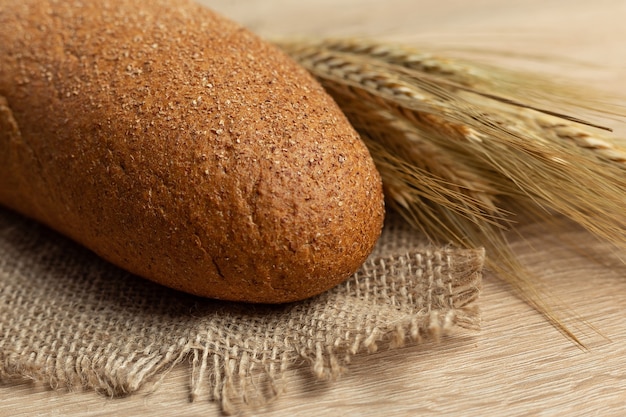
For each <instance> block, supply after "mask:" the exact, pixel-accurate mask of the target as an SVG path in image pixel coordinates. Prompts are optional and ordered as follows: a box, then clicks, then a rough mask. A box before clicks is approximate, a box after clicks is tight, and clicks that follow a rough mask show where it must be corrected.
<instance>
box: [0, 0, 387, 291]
mask: <svg viewBox="0 0 626 417" xmlns="http://www.w3.org/2000/svg"><path fill="white" fill-rule="evenodd" d="M0 57H2V58H1V59H2V63H1V65H0V96H2V99H0V204H3V205H5V206H8V207H10V208H12V209H14V210H16V211H19V212H21V213H23V214H24V215H26V216H29V217H32V218H34V219H36V220H38V221H40V222H42V223H45V224H46V225H48V226H50V227H52V228H54V229H56V230H58V231H59V232H61V233H63V234H65V235H67V236H69V237H71V238H72V239H74V240H76V241H78V242H80V243H81V244H83V245H85V246H86V247H88V248H90V249H91V250H93V251H94V252H96V253H97V254H99V255H100V256H101V257H103V258H105V259H107V260H109V261H110V262H112V263H114V264H116V265H118V266H120V267H122V268H124V269H126V270H128V271H130V272H132V273H134V274H137V275H140V276H142V277H145V278H148V279H150V280H153V281H155V282H158V283H160V284H163V285H166V286H169V287H171V288H175V289H178V290H182V291H186V292H189V293H192V294H197V295H201V296H206V297H212V298H219V299H227V300H237V301H249V302H266V303H279V302H287V301H294V300H299V299H303V298H306V297H310V296H312V295H315V294H318V293H320V292H323V291H325V290H327V289H328V288H331V287H333V286H335V285H336V284H338V283H340V282H341V281H343V280H344V279H346V278H347V277H348V276H349V275H350V274H352V273H353V272H354V271H355V270H356V269H357V268H358V267H359V266H360V264H361V263H362V262H363V261H364V260H365V258H366V257H367V256H368V254H369V253H370V251H371V249H372V247H373V245H374V243H375V241H376V239H377V238H378V236H379V233H380V231H381V227H382V221H383V213H384V208H383V196H382V187H381V180H380V177H379V175H378V173H377V171H376V169H375V166H374V164H373V162H372V159H371V157H370V155H369V153H368V151H367V149H366V147H365V146H364V144H363V143H362V142H361V140H360V139H359V137H358V135H357V134H356V133H355V131H354V130H353V129H352V127H351V126H350V124H349V123H348V121H347V120H346V119H345V117H344V116H343V114H342V113H341V111H340V109H339V108H338V107H337V105H336V104H335V103H334V102H333V101H332V99H331V98H329V96H327V95H326V94H325V92H324V91H323V90H322V88H321V87H320V86H319V85H318V84H317V83H316V82H315V81H314V80H313V79H312V78H311V77H310V76H309V75H308V73H306V71H305V70H303V69H302V68H300V67H299V66H298V65H296V64H295V63H294V62H292V61H291V60H290V59H289V58H288V57H286V56H285V55H284V54H283V53H281V52H280V51H278V50H277V49H276V48H275V47H273V46H271V45H269V44H268V43H266V42H263V41H262V40H260V39H259V38H258V37H257V36H255V35H253V34H252V33H250V32H249V31H247V30H245V29H243V28H241V27H240V26H238V25H236V24H234V23H232V22H230V21H228V20H226V19H224V18H222V17H220V16H218V15H216V14H214V13H213V12H211V11H210V10H208V9H206V8H203V7H201V6H199V5H196V4H194V3H191V2H188V1H185V0H156V1H133V0H107V1H105V2H101V1H96V0H83V1H81V2H76V1H55V0H20V1H14V0H0Z"/></svg>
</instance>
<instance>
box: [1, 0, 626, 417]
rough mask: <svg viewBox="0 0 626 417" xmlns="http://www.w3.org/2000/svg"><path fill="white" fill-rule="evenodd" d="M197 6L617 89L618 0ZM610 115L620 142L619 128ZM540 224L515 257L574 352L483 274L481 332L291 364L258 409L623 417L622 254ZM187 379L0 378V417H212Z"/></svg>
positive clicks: (210, 406) (625, 82) (258, 22)
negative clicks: (510, 61)
mask: <svg viewBox="0 0 626 417" xmlns="http://www.w3.org/2000/svg"><path fill="white" fill-rule="evenodd" d="M205 3H206V4H209V5H210V6H212V7H213V8H215V9H217V10H218V11H220V12H222V13H223V14H226V15H228V16H230V17H232V18H234V19H235V20H238V21H240V22H242V23H244V24H246V25H248V26H249V27H251V28H253V29H254V30H256V31H257V32H259V33H261V34H263V35H266V36H270V35H294V34H304V35H307V34H309V35H310V34H318V35H354V34H358V35H377V36H380V35H383V36H385V37H389V38H394V39H402V40H406V41H411V42H418V43H432V44H438V45H444V46H446V47H449V46H450V45H456V46H458V45H465V46H467V45H474V46H476V47H479V48H485V47H486V48H495V49H498V50H501V51H502V50H508V51H512V52H515V53H520V54H532V55H546V56H552V55H555V54H556V55H558V56H560V57H561V58H562V59H565V58H567V59H568V61H567V64H564V65H566V67H567V70H568V75H572V76H574V75H575V76H576V77H580V79H584V80H587V81H588V82H589V83H591V84H594V85H596V86H600V87H605V88H606V89H607V90H613V91H614V92H615V93H616V94H621V95H622V96H624V97H626V50H625V49H624V47H623V44H624V41H626V29H624V28H623V22H622V20H623V16H625V15H626V2H624V1H623V0H597V1H594V2H593V3H590V2H587V1H567V0H549V1H539V0H530V1H527V2H523V3H522V2H516V3H514V2H508V1H496V0H476V1H472V2H463V1H460V0H440V1H434V0H432V1H431V0H424V1H421V2H419V3H416V2H415V1H409V0H390V1H386V2H381V1H373V0H318V1H315V2H314V1H301V2H290V1H287V0H265V1H254V0H235V1H230V2H228V1H225V0H219V1H218V0H213V1H209V0H205ZM561 58H559V59H561ZM573 61H576V62H577V63H572V62H573ZM581 61H587V62H589V63H591V64H593V65H597V66H595V67H594V66H592V65H581V64H580V63H579V62H581ZM564 62H566V61H562V62H561V63H564ZM603 67H606V68H607V69H603ZM609 123H612V127H614V128H615V129H616V130H617V132H618V133H620V134H621V136H623V137H626V129H625V128H624V123H621V122H618V121H609ZM583 186H585V185H583ZM546 230H547V229H546V228H545V227H544V225H527V226H525V228H524V232H525V233H526V234H527V235H528V236H529V240H528V242H529V245H527V244H525V243H524V242H521V241H520V242H517V243H516V245H517V251H518V253H519V254H520V256H521V257H522V258H523V259H524V261H525V262H526V263H527V264H528V265H529V266H531V267H532V268H533V269H534V270H535V271H536V272H537V273H538V274H539V275H541V276H542V277H543V279H544V280H545V282H546V284H547V285H549V286H550V287H551V288H552V289H553V291H554V293H555V294H557V295H558V297H559V298H560V299H561V300H562V301H563V302H564V304H566V305H568V306H569V307H571V309H573V310H574V311H575V312H576V313H578V314H579V315H580V317H582V318H584V319H585V320H586V321H587V322H588V323H589V324H590V325H592V326H594V327H595V328H596V329H598V331H599V332H601V334H599V333H597V332H594V331H593V330H592V329H591V328H589V327H584V326H583V327H581V328H580V329H578V334H579V335H581V338H582V340H583V342H584V343H585V344H586V346H587V347H588V350H587V351H583V350H581V349H579V348H577V347H575V346H574V345H573V344H571V343H570V342H568V341H567V340H566V339H565V338H564V337H563V336H562V335H560V334H559V333H558V332H557V331H556V330H554V329H553V328H552V327H550V326H549V325H548V324H547V323H546V322H545V321H544V320H543V319H542V318H541V317H540V316H538V315H537V314H536V313H535V312H533V311H532V310H531V309H530V308H529V307H527V306H526V305H524V304H523V303H522V302H520V301H519V300H518V299H516V298H515V297H514V296H512V295H511V294H510V293H509V292H508V291H507V288H505V287H504V286H503V285H502V284H500V283H499V282H498V281H497V280H496V279H495V278H494V277H491V276H489V275H488V276H486V277H485V287H484V292H483V296H482V299H481V302H480V303H481V306H482V309H483V320H484V323H483V330H482V331H481V332H480V333H478V334H474V333H462V332H461V333H458V334H456V335H454V336H453V337H449V338H447V339H444V340H442V341H441V342H439V343H427V344H423V345H420V346H409V347H405V348H403V349H398V350H395V351H391V352H384V353H379V354H373V355H369V356H365V357H361V358H358V359H356V360H355V361H354V362H353V363H352V364H351V366H350V368H349V373H348V374H347V375H345V376H344V377H343V378H342V379H340V380H339V381H337V382H335V383H333V384H329V383H322V382H316V381H315V380H314V378H313V377H312V376H311V375H310V374H309V373H308V371H307V370H306V368H301V369H294V370H292V371H291V372H290V373H289V375H288V384H287V385H288V391H287V392H286V393H285V394H284V395H283V396H282V397H281V398H279V399H278V400H277V401H275V402H273V403H272V404H269V405H268V406H267V407H266V409H264V410H261V411H260V412H259V413H258V415H268V416H270V415H271V416H314V415H326V414H332V415H343V416H356V415H371V416H377V415H386V416H406V415H426V416H428V415H441V414H445V415H458V416H461V415H487V416H500V415H507V416H509V415H517V416H536V415H541V416H548V415H602V416H618V415H624V413H626V325H625V324H624V323H625V322H626V266H625V264H624V263H623V262H622V261H621V260H620V259H619V257H620V256H622V257H623V255H624V254H623V253H621V254H620V253H618V252H613V253H608V254H607V253H606V250H607V247H606V245H604V244H602V243H599V242H596V241H595V240H593V239H592V238H590V236H589V235H588V234H587V233H585V232H583V231H580V230H578V229H577V228H575V227H568V228H563V229H561V230H560V231H559V232H558V233H557V231H550V233H547V232H546ZM188 381H189V375H188V374H187V373H186V368H185V367H184V366H181V367H178V368H176V369H174V370H173V371H172V372H171V373H170V374H168V375H167V376H166V377H165V378H164V379H163V381H162V382H161V383H160V385H159V386H158V387H156V388H154V387H153V388H150V387H147V388H146V389H144V390H143V391H142V392H141V393H139V394H136V395H133V396H131V397H128V398H122V399H108V398H103V397H101V396H98V395H97V394H95V393H92V392H79V393H67V392H64V391H53V390H49V389H46V388H43V387H41V386H38V385H36V384H31V383H26V382H19V381H8V382H5V383H3V384H2V385H0V416H19V417H22V416H78V415H80V416H109V415H136V416H141V415H149V416H152V417H159V416H172V415H184V416H209V415H219V410H218V407H217V405H215V404H214V403H211V402H210V401H209V394H208V393H205V395H204V396H201V398H200V399H199V400H198V401H197V402H195V403H189V400H188V383H189V382H188Z"/></svg>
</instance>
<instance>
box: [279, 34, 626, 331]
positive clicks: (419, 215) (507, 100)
mask: <svg viewBox="0 0 626 417" xmlns="http://www.w3.org/2000/svg"><path fill="white" fill-rule="evenodd" d="M280 45H281V46H282V47H283V48H284V49H285V50H286V51H287V52H288V53H289V54H290V55H291V56H292V57H293V58H295V59H296V60H297V61H298V62H299V63H300V64H301V65H303V66H304V67H305V68H307V69H308V70H309V71H310V72H311V73H312V74H313V75H315V76H316V77H317V78H318V79H319V80H320V82H321V83H322V84H323V85H324V86H325V87H326V88H327V90H328V91H329V93H330V94H331V95H333V96H334V97H335V99H336V100H337V102H338V103H339V104H340V106H341V107H342V109H343V110H344V112H345V113H346V115H347V116H348V118H349V119H350V121H351V122H352V123H353V125H354V126H355V127H356V129H357V130H358V131H359V133H360V134H361V136H362V137H363V139H364V141H365V142H366V144H367V145H368V147H369V149H370V152H371V153H372V156H373V158H374V160H375V162H376V164H377V166H378V169H379V170H380V172H381V175H382V177H383V182H384V183H385V190H386V193H387V198H388V200H389V201H390V203H391V204H390V205H391V206H393V207H395V208H396V210H398V211H399V212H400V213H401V214H403V215H404V216H405V217H406V218H407V219H408V220H409V221H410V222H412V223H413V224H414V225H415V226H417V227H419V228H420V229H422V230H423V231H424V232H425V233H426V234H427V235H428V236H430V237H431V238H433V239H437V240H444V241H452V242H455V243H456V244H459V245H462V246H466V247H477V246H484V247H486V248H487V251H488V253H489V254H490V259H489V261H488V265H489V266H490V267H491V269H493V270H495V271H496V272H497V273H498V274H499V276H500V277H501V278H502V279H503V280H504V281H506V282H508V283H509V284H510V285H512V286H513V287H514V288H515V289H517V291H518V293H519V294H520V295H521V296H522V297H523V298H524V299H525V300H526V301H527V302H528V303H529V304H531V305H532V306H534V307H535V308H536V309H538V310H539V311H540V312H542V313H543V314H544V315H545V316H546V317H547V318H548V319H549V320H550V321H551V322H552V323H553V324H554V325H555V326H556V327H557V328H559V329H560V330H561V331H563V332H564V333H565V334H567V335H568V336H569V337H571V338H572V339H574V340H577V339H576V338H575V336H574V335H573V334H572V333H571V332H570V331H569V329H568V328H567V327H566V326H565V325H564V323H563V317H560V316H558V315H557V314H556V313H555V312H554V308H553V307H554V303H553V302H552V301H551V298H550V294H548V293H547V292H546V291H544V290H543V289H542V287H541V286H540V285H538V284H537V280H536V278H535V277H532V276H530V275H529V274H528V273H527V272H526V270H525V269H524V268H523V267H522V266H521V265H520V263H519V262H518V261H517V259H516V258H515V256H514V255H513V254H512V252H511V251H510V249H509V247H508V244H507V241H506V236H505V234H504V232H503V229H504V227H505V226H510V223H509V222H508V220H507V214H508V213H507V212H506V210H504V209H503V207H504V206H503V205H502V204H499V203H500V202H503V201H511V202H512V203H513V204H512V205H511V206H512V207H513V206H514V207H516V209H517V210H518V211H519V212H520V213H534V214H535V215H537V216H544V217H546V216H549V213H551V212H557V213H561V214H563V215H565V216H566V217H568V218H570V219H572V220H574V221H576V222H578V223H580V224H581V225H583V226H584V227H586V228H587V229H588V230H590V231H592V232H593V233H596V234H597V235H599V236H601V237H603V238H605V239H607V240H609V241H611V242H613V243H615V244H617V245H619V246H621V247H626V228H625V225H626V210H624V208H623V207H624V195H625V194H626V175H624V174H626V172H625V171H626V163H625V161H626V157H625V156H626V149H625V148H624V147H623V146H622V145H620V144H619V143H616V142H612V141H611V140H610V139H608V138H604V137H602V135H601V134H598V133H597V132H594V133H590V132H589V131H588V130H586V129H587V128H586V127H584V125H585V124H587V125H589V126H595V125H594V124H592V123H587V122H585V121H583V120H580V119H578V118H575V117H571V116H569V115H566V114H561V113H560V112H556V111H551V110H549V109H544V108H543V107H541V106H540V105H539V104H538V103H541V100H537V99H536V98H537V97H541V96H542V94H541V93H543V95H544V96H548V100H547V101H545V102H547V103H554V104H555V105H557V106H559V107H564V108H567V107H569V106H571V103H574V102H576V101H578V102H579V103H581V104H580V105H579V107H580V108H593V104H589V105H588V106H587V105H586V104H584V103H585V102H582V101H580V97H579V93H578V92H577V90H569V89H567V88H564V87H562V86H557V85H553V84H550V83H549V82H546V81H543V80H541V79H540V78H537V77H535V76H530V75H528V74H515V73H513V72H509V71H504V70H498V69H494V68H491V67H486V66H483V65H478V64H471V63H468V62H457V61H454V60H451V59H441V58H438V57H436V56H434V55H432V54H429V53H421V52H419V51H414V50H412V49H410V48H407V47H400V46H390V45H384V44H379V43H372V42H367V41H356V40H316V41H298V42H293V41H290V42H282V43H280ZM533 88H538V89H539V90H540V92H539V93H532V92H533V91H534V90H533ZM517 91H522V92H523V94H524V96H528V97H533V98H535V99H533V100H529V101H527V102H526V101H524V100H522V99H520V98H519V97H515V94H512V92H517ZM517 94H519V93H517ZM556 97H562V98H556ZM599 110H600V111H601V112H602V111H605V110H604V108H600V109H599ZM606 112H607V113H611V111H610V110H609V109H608V107H607V109H606ZM585 185H588V186H585Z"/></svg>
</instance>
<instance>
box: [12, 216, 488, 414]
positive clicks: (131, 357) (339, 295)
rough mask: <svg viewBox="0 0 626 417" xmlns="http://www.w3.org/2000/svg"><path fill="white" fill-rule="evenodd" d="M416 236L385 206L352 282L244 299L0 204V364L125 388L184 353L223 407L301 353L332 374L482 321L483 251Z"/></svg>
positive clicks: (247, 400)
mask: <svg viewBox="0 0 626 417" xmlns="http://www.w3.org/2000/svg"><path fill="white" fill-rule="evenodd" d="M420 245H421V243H420V242H419V239H418V238H417V237H416V233H415V232H414V231H413V230H411V229H410V227H408V226H406V225H405V224H404V223H403V222H402V221H401V220H399V219H391V220H388V221H387V223H386V225H385V229H384V231H383V235H382V237H381V239H380V241H379V243H378V245H377V247H376V249H375V250H374V252H373V253H372V255H371V256H370V258H369V259H368V260H367V261H366V262H365V264H364V265H363V266H362V267H361V268H360V270H359V271H358V272H357V273H355V274H354V275H353V276H352V277H351V278H350V279H349V280H348V281H347V282H346V283H345V284H342V285H340V286H338V287H337V288H335V289H333V290H331V291H329V292H327V293H325V294H322V295H320V296H318V297H315V298H313V299H310V300H307V301H304V302H298V303H292V304H288V305H282V306H261V305H256V306H255V305H243V304H237V303H227V302H219V301H214V300H206V299H200V298H197V297H194V296H190V295H187V294H182V293H179V292H175V291H172V290H169V289H167V288H164V287H161V286H159V285H156V284H153V283H151V282H149V281H146V280H143V279H141V278H138V277H135V276H132V275H130V274H128V273H126V272H124V271H122V270H120V269H118V268H116V267H114V266H112V265H110V264H108V263H106V262H104V261H102V260H100V259H99V258H98V257H96V256H95V255H93V254H92V253H91V252H89V251H88V250H86V249H84V248H82V247H80V246H78V245H76V244H75V243H73V242H71V241H69V240H67V239H65V238H64V237H62V236H59V235H57V234H56V233H54V232H52V231H50V230H48V229H47V228H45V227H43V226H40V225H38V224H36V223H34V222H31V221H29V220H26V219H24V218H22V217H20V216H19V215H17V214H14V213H12V212H9V211H6V210H3V209H0V377H4V378H7V377H11V378H15V377H16V376H17V377H24V378H30V379H34V380H38V381H42V382H43V383H45V384H50V385H51V386H52V387H68V388H74V389H75V388H80V387H84V388H90V389H95V390H98V391H101V392H104V393H106V394H107V395H126V394H129V393H133V392H135V391H137V390H138V389H139V388H140V387H141V386H142V385H144V384H145V383H147V382H154V381H155V380H157V381H158V380H159V379H160V378H162V377H163V376H164V375H165V374H166V373H167V370H169V369H171V368H172V367H173V366H174V365H176V364H179V363H183V364H189V366H191V368H192V370H191V381H190V387H191V391H192V392H191V396H192V398H194V397H198V396H202V397H204V396H206V397H210V398H211V399H213V400H216V401H219V402H220V403H221V406H222V408H223V410H224V411H225V412H234V411H237V410H239V409H240V408H241V407H243V406H246V407H250V406H254V405H258V404H261V403H263V401H265V400H267V399H268V398H272V397H275V396H276V395H278V394H279V393H280V392H281V390H282V384H281V382H282V376H283V375H284V372H285V371H286V370H287V369H288V368H289V367H290V366H292V365H294V364H296V363H300V364H301V363H302V361H303V360H304V361H305V362H308V363H309V364H310V366H311V368H310V369H311V370H312V371H313V373H314V374H315V375H317V376H318V377H319V378H333V377H336V376H337V375H338V374H339V373H340V372H341V370H342V369H343V368H344V367H345V366H346V365H347V363H348V362H349V360H350V358H351V356H352V355H355V354H359V353H364V352H372V351H374V350H376V349H377V348H392V347H395V346H399V345H401V344H403V343H404V342H405V341H419V340H420V339H422V338H423V337H424V336H427V337H432V336H437V335H439V334H445V333H447V332H448V331H449V330H450V329H452V328H454V327H456V326H460V327H465V328H477V326H478V320H479V314H478V310H477V307H476V303H475V300H476V299H477V297H478V294H479V290H480V284H481V270H482V264H483V258H484V254H483V251H480V250H476V251H468V250H453V249H433V248H425V247H423V246H420ZM420 247H421V249H420ZM297 369H304V370H306V368H302V366H301V365H300V368H297Z"/></svg>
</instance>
